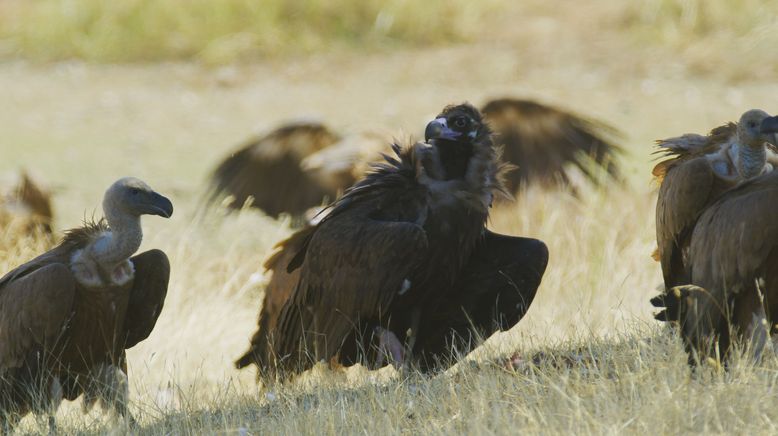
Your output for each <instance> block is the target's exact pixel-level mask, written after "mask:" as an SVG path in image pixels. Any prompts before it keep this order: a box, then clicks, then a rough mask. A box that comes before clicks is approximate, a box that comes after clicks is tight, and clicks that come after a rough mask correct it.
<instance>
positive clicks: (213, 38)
mask: <svg viewBox="0 0 778 436" xmlns="http://www.w3.org/2000/svg"><path fill="white" fill-rule="evenodd" d="M499 3H502V0H487V1H483V2H471V1H468V0H428V1H424V2H414V1H410V0H389V1H382V0H291V1H287V0H263V1H255V0H218V1H211V0H122V1H112V0H40V1H34V2H29V1H23V0H10V1H9V2H8V3H7V4H6V3H3V4H0V38H2V39H4V40H6V43H5V44H3V45H4V46H5V50H6V51H7V52H8V53H7V54H11V55H14V56H20V57H25V58H31V59H38V60H60V59H71V58H78V59H85V60H90V61H97V62H147V61H160V60H175V59H198V60H202V61H204V62H206V63H225V62H231V61H239V60H245V59H256V58H259V57H262V56H267V55H278V54H282V53H290V52H292V53H294V52H312V51H315V50H319V49H322V48H324V47H327V48H331V47H333V46H351V45H360V46H371V45H377V44H379V43H381V44H393V43H398V44H434V43H438V42H442V41H446V42H449V41H461V40H465V39H468V38H470V37H472V36H473V35H474V34H475V33H476V31H477V30H478V28H479V23H480V22H481V21H482V19H483V17H484V15H485V14H487V13H489V12H490V11H492V10H493V9H494V8H495V7H497V6H498V5H499Z"/></svg>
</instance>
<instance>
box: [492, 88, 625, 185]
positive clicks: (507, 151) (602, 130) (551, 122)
mask: <svg viewBox="0 0 778 436" xmlns="http://www.w3.org/2000/svg"><path fill="white" fill-rule="evenodd" d="M482 112H483V114H484V116H485V117H486V119H487V120H488V122H489V124H490V125H491V126H492V128H493V130H494V131H495V133H496V135H497V141H496V142H497V143H498V144H502V145H503V146H504V152H503V159H505V160H506V161H508V162H510V163H512V164H514V165H516V166H518V170H517V171H514V172H512V173H511V174H509V175H508V179H509V180H508V181H507V185H508V186H507V187H508V188H509V190H510V192H513V193H515V192H516V191H517V190H518V189H519V186H520V185H522V184H533V183H540V184H542V185H545V186H553V185H556V184H562V185H568V184H569V182H570V175H569V174H568V168H569V166H573V167H577V168H578V169H579V170H580V171H581V172H582V173H583V174H584V175H585V176H586V177H587V178H588V179H589V180H590V181H592V182H594V183H597V182H599V181H600V180H601V179H600V178H599V177H597V175H596V174H595V173H594V172H592V165H591V163H592V162H593V163H594V164H596V165H597V166H599V167H601V168H603V169H604V170H605V171H606V172H607V173H608V174H609V175H610V176H611V177H612V178H614V179H619V178H620V176H619V170H618V167H617V157H618V155H619V154H620V153H621V148H620V147H619V146H617V145H615V144H613V143H612V142H611V140H610V139H609V138H612V137H615V136H617V135H618V134H617V132H616V130H615V129H614V128H612V127H609V126H607V125H605V124H603V123H601V122H598V121H594V120H588V119H585V118H583V117H580V116H578V115H574V114H571V113H569V112H565V111H562V110H560V109H557V108H553V107H550V106H546V105H543V104H540V103H536V102H534V101H529V100H517V99H510V98H506V99H499V100H493V101H490V102H488V103H487V104H486V105H484V107H483V109H482Z"/></svg>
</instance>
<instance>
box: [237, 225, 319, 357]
mask: <svg viewBox="0 0 778 436" xmlns="http://www.w3.org/2000/svg"><path fill="white" fill-rule="evenodd" d="M314 229H315V227H306V228H304V229H302V230H300V231H298V232H296V233H294V234H293V235H292V236H290V237H289V238H288V239H285V240H284V241H281V242H279V243H278V244H277V245H276V248H277V251H276V252H275V253H273V255H272V256H270V258H268V260H267V261H266V262H265V265H264V267H265V270H266V271H270V272H272V273H273V276H272V277H271V278H270V283H268V285H267V287H266V288H265V297H264V299H263V300H262V308H261V310H260V312H259V321H258V324H259V328H258V329H257V332H256V333H254V336H253V337H252V338H251V346H250V348H249V350H248V351H247V352H246V353H245V354H244V355H243V356H241V357H240V358H239V359H238V360H237V361H236V362H235V366H236V367H237V368H238V369H240V368H243V367H246V366H248V365H251V364H252V363H255V364H257V365H258V366H259V367H260V368H266V367H268V365H269V364H270V363H271V362H268V361H266V359H265V357H266V356H267V355H268V350H267V349H266V348H263V347H265V346H267V344H268V340H267V336H268V335H269V334H270V333H271V332H275V331H276V326H277V324H278V316H279V315H280V313H281V309H282V308H283V307H284V305H285V304H287V302H288V301H289V298H290V297H291V296H292V293H293V292H294V290H295V287H296V286H297V282H298V281H299V280H300V270H299V269H295V270H294V271H291V272H288V271H287V270H286V269H287V266H288V265H289V263H290V262H291V261H292V259H293V258H294V257H295V256H296V255H297V253H299V252H300V251H301V250H303V248H304V244H305V243H306V242H307V241H308V239H309V238H310V236H311V234H313V230H314Z"/></svg>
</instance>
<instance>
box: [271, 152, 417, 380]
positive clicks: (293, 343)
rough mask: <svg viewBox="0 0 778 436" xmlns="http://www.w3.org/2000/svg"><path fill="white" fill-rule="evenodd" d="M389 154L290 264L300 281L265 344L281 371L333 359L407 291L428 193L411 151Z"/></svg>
mask: <svg viewBox="0 0 778 436" xmlns="http://www.w3.org/2000/svg"><path fill="white" fill-rule="evenodd" d="M395 151H397V152H398V156H399V159H394V158H390V157H387V163H386V164H382V165H380V166H377V167H376V171H375V172H374V173H371V174H369V175H368V176H367V178H366V179H364V180H363V181H362V182H360V183H359V184H357V185H355V186H354V187H353V188H351V189H350V190H349V191H348V192H347V193H346V194H345V195H344V196H343V198H341V199H340V200H339V201H338V202H337V203H336V204H335V205H334V207H333V209H332V212H330V214H329V215H327V217H325V218H324V219H323V220H322V222H321V223H320V224H319V225H318V226H317V227H316V228H315V230H314V231H313V232H312V234H311V235H310V238H309V239H308V241H307V242H305V243H304V244H303V250H302V251H301V253H299V254H298V255H297V256H296V257H295V259H293V260H292V263H290V266H289V269H290V270H293V269H294V268H295V267H296V265H300V281H299V283H298V285H297V286H296V288H295V290H294V292H293V294H292V296H291V298H290V300H289V302H288V303H287V304H286V305H285V306H284V307H283V309H282V311H281V313H280V316H279V318H278V325H277V328H276V330H275V331H274V332H272V333H274V335H275V337H273V338H269V339H270V340H272V341H273V344H272V350H273V353H274V357H275V359H277V360H276V361H277V363H278V364H279V365H280V366H282V367H283V368H286V369H296V370H302V369H305V368H307V367H309V366H310V365H311V363H312V362H315V361H317V360H319V359H329V358H331V357H333V356H335V355H336V354H337V352H338V351H339V349H340V347H341V345H342V343H343V341H344V340H345V339H346V338H347V337H348V336H349V334H350V333H352V332H353V331H354V330H355V329H356V328H358V326H359V324H360V323H362V322H364V321H369V320H373V321H375V320H381V319H382V318H383V317H385V315H386V313H387V310H388V309H389V305H390V304H391V302H392V300H393V299H394V297H395V296H396V295H398V294H400V293H402V292H404V290H406V289H407V286H412V285H411V284H409V283H407V280H406V278H407V277H410V276H411V273H412V272H413V271H414V268H415V267H416V266H418V265H419V264H420V260H421V259H422V256H424V253H425V251H426V248H427V237H426V233H425V231H424V229H423V228H422V227H421V225H422V224H423V223H424V220H425V217H426V213H427V211H426V206H427V196H428V190H427V188H426V186H424V185H422V184H420V183H419V182H418V181H417V176H418V173H417V171H418V170H419V166H418V165H417V164H418V163H419V162H416V161H415V159H416V157H417V156H416V153H414V152H413V149H409V150H407V151H406V152H403V153H400V152H399V147H395ZM384 321H386V320H384ZM262 339H263V338H260V340H262ZM268 349H271V348H270V347H268Z"/></svg>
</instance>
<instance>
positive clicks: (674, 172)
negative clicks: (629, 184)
mask: <svg viewBox="0 0 778 436" xmlns="http://www.w3.org/2000/svg"><path fill="white" fill-rule="evenodd" d="M767 119H770V116H769V115H768V114H767V113H766V112H764V111H762V110H759V109H752V110H749V111H747V112H745V113H744V114H743V115H742V116H741V117H740V120H739V121H738V123H737V124H735V123H727V124H725V125H723V126H720V127H717V128H715V129H713V130H712V131H711V132H710V134H708V135H707V136H703V135H697V134H685V135H683V136H680V137H676V138H670V139H665V140H660V141H658V148H659V151H658V152H659V153H663V154H664V155H666V156H667V159H665V160H663V161H661V162H659V163H658V164H657V165H656V166H655V167H654V170H653V174H654V176H655V177H656V178H657V179H658V180H659V181H660V183H661V184H660V187H659V197H658V200H657V205H656V240H657V251H656V252H655V258H657V260H659V262H660V264H661V267H662V275H663V280H664V291H663V292H662V293H661V294H660V295H659V296H656V297H654V298H653V299H652V300H651V303H652V304H653V305H654V306H656V307H664V308H665V310H662V311H661V312H659V313H658V314H657V315H656V318H657V319H658V320H661V321H677V320H678V313H677V312H678V307H677V306H676V305H675V304H674V303H675V301H677V300H676V299H675V298H674V297H673V298H669V299H667V301H665V300H666V299H665V296H667V295H668V294H667V292H668V290H669V289H672V288H673V287H675V286H679V285H685V284H688V283H689V279H690V277H689V274H688V268H687V266H688V259H687V258H688V250H689V245H690V242H691V237H692V233H693V231H694V227H695V225H696V223H697V220H698V219H699V217H700V215H701V214H702V213H703V212H704V211H705V210H706V209H707V208H708V207H709V206H710V205H711V204H713V203H714V202H715V201H716V200H717V199H718V198H719V197H720V196H721V195H722V194H723V193H724V192H726V191H728V190H729V189H731V188H733V187H734V186H736V185H737V184H738V183H741V182H743V181H745V180H748V179H751V178H753V177H756V176H759V175H760V174H764V173H766V172H769V171H771V170H772V168H773V164H774V163H775V162H778V159H776V158H777V157H778V156H776V154H775V153H774V152H773V151H772V150H771V149H770V147H772V146H774V144H775V142H776V141H775V134H774V133H773V132H770V131H766V130H764V129H763V128H762V124H763V122H765V120H767ZM768 129H769V127H768Z"/></svg>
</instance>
